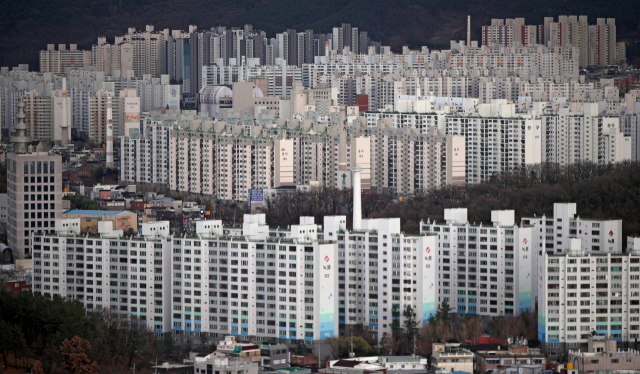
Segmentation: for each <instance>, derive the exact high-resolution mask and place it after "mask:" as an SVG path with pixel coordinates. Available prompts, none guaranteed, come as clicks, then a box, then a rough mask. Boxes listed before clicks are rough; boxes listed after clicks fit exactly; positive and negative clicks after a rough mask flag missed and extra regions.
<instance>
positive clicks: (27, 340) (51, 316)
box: [0, 289, 212, 374]
mask: <svg viewBox="0 0 640 374" xmlns="http://www.w3.org/2000/svg"><path fill="white" fill-rule="evenodd" d="M145 322H146V323H145ZM152 323H153V321H143V320H141V319H140V318H139V317H136V316H133V315H130V314H126V315H125V314H120V313H117V312H112V311H109V310H103V311H100V312H87V311H86V310H85V307H84V305H83V304H82V302H80V301H79V300H70V299H63V298H61V297H59V296H54V297H53V298H46V297H44V296H41V295H40V294H39V293H35V294H34V293H31V292H30V291H21V292H19V293H17V294H15V295H13V294H12V293H11V292H9V291H7V290H5V289H1V290H0V355H1V356H2V359H1V360H0V365H1V367H4V369H5V370H8V369H10V368H15V369H24V370H26V371H29V370H31V369H33V370H34V373H42V374H51V373H69V372H71V373H78V374H79V373H84V374H86V373H89V374H92V373H97V372H98V370H99V371H101V372H104V371H107V370H109V371H111V372H114V373H119V372H122V373H124V372H128V371H129V370H128V368H130V367H132V366H133V364H136V368H138V369H144V368H145V367H146V368H148V367H149V365H150V364H149V363H150V362H152V361H154V360H155V359H156V358H158V359H159V360H166V359H174V360H179V359H181V358H184V357H186V356H187V355H188V352H189V351H190V350H191V349H192V348H193V347H196V346H197V347H200V348H207V349H212V347H210V346H206V342H205V341H197V342H194V343H193V344H187V345H186V346H182V347H177V346H176V345H175V344H174V342H173V339H172V337H171V334H164V337H157V336H155V334H154V333H153V330H152V329H151V328H152ZM0 372H2V370H0Z"/></svg>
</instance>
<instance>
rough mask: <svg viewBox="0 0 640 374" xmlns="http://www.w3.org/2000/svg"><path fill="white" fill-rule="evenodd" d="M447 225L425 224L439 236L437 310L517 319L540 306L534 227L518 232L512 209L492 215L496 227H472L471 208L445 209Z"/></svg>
mask: <svg viewBox="0 0 640 374" xmlns="http://www.w3.org/2000/svg"><path fill="white" fill-rule="evenodd" d="M444 217H445V222H436V221H435V220H434V221H433V222H432V221H431V220H427V221H426V222H424V221H421V222H420V233H433V234H436V235H437V236H438V239H439V240H438V247H437V249H434V250H433V252H434V256H435V258H436V264H435V266H437V277H438V279H437V283H434V284H433V288H434V292H435V294H436V295H434V298H436V299H435V302H436V305H439V304H440V303H441V302H443V301H445V300H446V301H447V302H448V303H449V305H450V306H451V308H453V309H454V310H455V311H456V312H457V313H458V314H461V315H467V314H469V315H478V316H482V317H483V318H488V317H497V316H517V315H519V314H520V313H522V312H524V311H531V310H533V308H534V307H535V305H534V303H535V300H536V289H534V288H532V277H533V276H534V272H533V269H534V268H533V257H534V254H535V253H534V248H533V235H534V228H533V226H531V225H528V226H525V225H522V226H520V227H518V226H517V225H516V224H515V221H514V219H515V212H514V211H512V210H506V211H492V212H491V221H492V222H491V223H490V224H488V225H483V224H482V223H475V222H474V223H471V224H470V223H469V222H468V221H467V209H466V208H456V209H445V211H444Z"/></svg>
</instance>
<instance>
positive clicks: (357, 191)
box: [353, 165, 362, 230]
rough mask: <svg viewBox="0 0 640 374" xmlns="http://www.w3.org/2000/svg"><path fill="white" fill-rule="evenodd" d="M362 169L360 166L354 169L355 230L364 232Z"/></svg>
mask: <svg viewBox="0 0 640 374" xmlns="http://www.w3.org/2000/svg"><path fill="white" fill-rule="evenodd" d="M361 171H362V168H361V167H360V166H358V165H356V166H354V168H353V229H354V230H362V199H361V196H360V195H361V194H362V187H361V183H360V172H361Z"/></svg>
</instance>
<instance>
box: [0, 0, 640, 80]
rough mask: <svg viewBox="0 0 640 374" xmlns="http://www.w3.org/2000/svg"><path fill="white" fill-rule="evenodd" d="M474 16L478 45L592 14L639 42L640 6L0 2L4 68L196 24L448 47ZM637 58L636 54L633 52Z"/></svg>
mask: <svg viewBox="0 0 640 374" xmlns="http://www.w3.org/2000/svg"><path fill="white" fill-rule="evenodd" d="M467 14H470V15H471V16H472V24H473V38H474V39H477V38H478V36H479V31H480V25H482V24H487V23H488V22H489V21H490V19H491V18H505V17H509V18H511V17H525V18H526V21H527V23H528V24H539V23H541V22H542V19H543V17H548V16H554V17H557V16H558V15H560V14H586V15H588V16H589V19H590V23H595V19H596V18H597V17H615V18H616V23H617V25H618V39H626V40H629V41H632V40H636V39H640V17H639V16H638V15H639V14H640V1H637V0H620V1H617V2H605V1H602V0H565V1H562V2H558V1H555V0H540V1H535V2H532V1H523V0H516V1H510V2H505V1H498V0H450V1H445V0H352V1H348V0H326V1H298V0H235V1H233V2H230V1H228V0H175V1H168V0H22V1H18V0H0V51H2V53H0V66H15V65H16V64H18V63H29V64H30V65H31V68H32V69H34V68H36V66H37V63H38V51H40V50H41V49H44V48H45V47H46V45H47V44H49V43H53V44H70V43H75V44H78V45H79V47H80V48H90V46H91V44H93V43H95V42H96V40H97V37H98V36H107V37H108V38H112V37H113V36H114V35H119V34H123V33H125V32H126V29H127V27H136V28H138V29H142V28H144V26H145V25H147V24H152V25H154V26H155V27H156V29H161V28H170V29H186V28H187V27H188V25H190V24H196V25H198V27H199V28H200V29H205V28H209V27H211V26H217V25H226V26H242V25H243V24H245V23H251V24H252V25H253V26H254V28H256V29H263V30H265V31H266V32H267V33H268V35H269V36H272V35H273V34H274V33H275V32H281V31H283V30H285V29H286V28H296V29H299V30H302V29H305V28H312V29H314V30H315V31H316V32H319V33H326V32H330V30H331V27H333V26H336V25H339V24H340V23H342V22H350V23H351V24H352V25H353V26H355V27H359V28H360V30H366V31H368V32H369V35H370V36H371V37H372V38H373V39H375V40H379V41H381V42H382V43H383V44H385V45H391V46H392V47H393V48H394V49H395V50H398V49H399V48H400V47H401V46H402V45H409V46H412V47H418V46H421V45H428V46H430V47H435V48H438V47H442V46H446V45H447V44H448V42H449V40H450V39H451V38H455V39H464V38H465V27H466V16H467ZM632 54H633V52H632Z"/></svg>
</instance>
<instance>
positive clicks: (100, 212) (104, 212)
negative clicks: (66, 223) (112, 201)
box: [64, 209, 127, 216]
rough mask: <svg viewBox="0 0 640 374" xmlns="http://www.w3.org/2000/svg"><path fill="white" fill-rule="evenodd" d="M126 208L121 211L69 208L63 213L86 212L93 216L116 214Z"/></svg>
mask: <svg viewBox="0 0 640 374" xmlns="http://www.w3.org/2000/svg"><path fill="white" fill-rule="evenodd" d="M125 212H127V211H126V210H123V211H113V210H82V209H71V210H69V211H66V212H64V214H86V215H94V216H101V215H105V216H117V215H118V214H121V213H125Z"/></svg>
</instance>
